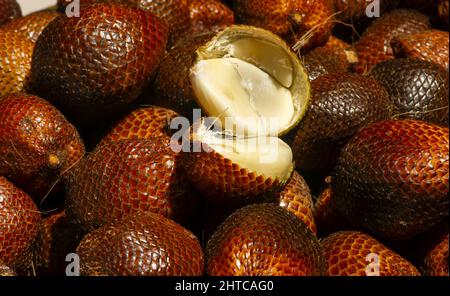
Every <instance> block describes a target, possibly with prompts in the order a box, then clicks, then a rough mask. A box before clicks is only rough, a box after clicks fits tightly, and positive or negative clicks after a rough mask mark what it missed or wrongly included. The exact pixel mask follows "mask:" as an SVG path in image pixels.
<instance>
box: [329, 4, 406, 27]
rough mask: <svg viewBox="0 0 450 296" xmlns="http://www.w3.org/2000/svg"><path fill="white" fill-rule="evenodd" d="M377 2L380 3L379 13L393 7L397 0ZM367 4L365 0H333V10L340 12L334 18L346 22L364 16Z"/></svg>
mask: <svg viewBox="0 0 450 296" xmlns="http://www.w3.org/2000/svg"><path fill="white" fill-rule="evenodd" d="M378 3H380V13H383V12H384V11H385V10H386V9H388V8H392V7H395V6H396V5H397V3H398V0H380V1H379V2H378ZM369 4H370V2H368V1H367V0H334V10H335V11H336V12H340V13H339V14H337V15H336V18H338V19H339V20H341V21H344V22H348V21H352V20H353V21H356V20H358V19H361V18H363V17H366V16H367V15H366V10H367V9H368V5H369ZM369 8H370V7H369Z"/></svg>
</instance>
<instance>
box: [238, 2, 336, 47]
mask: <svg viewBox="0 0 450 296" xmlns="http://www.w3.org/2000/svg"><path fill="white" fill-rule="evenodd" d="M233 5H234V11H235V14H236V19H237V20H238V21H239V22H241V23H244V24H249V25H252V26H256V27H261V28H264V29H267V30H269V31H272V32H274V33H275V34H277V35H280V36H281V37H283V38H285V39H286V40H287V41H288V42H289V43H290V44H292V45H294V44H296V43H297V42H298V41H300V43H299V44H296V46H295V47H296V48H298V49H301V50H302V51H304V52H306V51H308V50H310V49H312V48H314V47H316V46H321V45H324V44H325V43H326V42H327V41H328V38H329V37H330V35H331V30H332V29H333V16H332V14H333V6H332V3H331V1H328V0H316V1H309V0H269V1H267V0H233Z"/></svg>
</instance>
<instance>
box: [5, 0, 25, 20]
mask: <svg viewBox="0 0 450 296" xmlns="http://www.w3.org/2000/svg"><path fill="white" fill-rule="evenodd" d="M21 16H22V10H21V9H20V5H19V4H18V3H17V1H16V0H0V26H1V25H3V24H5V23H7V22H9V21H11V20H13V19H16V18H19V17H21Z"/></svg>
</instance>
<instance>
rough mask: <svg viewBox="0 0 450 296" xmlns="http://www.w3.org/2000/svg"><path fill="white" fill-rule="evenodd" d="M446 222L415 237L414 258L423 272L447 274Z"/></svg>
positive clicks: (431, 274) (447, 244)
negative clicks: (415, 249)
mask: <svg viewBox="0 0 450 296" xmlns="http://www.w3.org/2000/svg"><path fill="white" fill-rule="evenodd" d="M448 236H449V235H448V223H447V222H443V223H441V224H438V225H436V226H434V227H433V228H431V229H430V230H428V231H427V232H426V233H424V234H423V235H420V236H419V237H417V239H416V242H415V243H416V244H417V246H418V248H417V249H418V250H417V251H416V254H415V255H416V258H417V257H418V258H417V259H418V262H419V263H420V265H421V269H422V270H423V273H424V274H426V275H430V276H448V275H449V273H448V246H449V240H448Z"/></svg>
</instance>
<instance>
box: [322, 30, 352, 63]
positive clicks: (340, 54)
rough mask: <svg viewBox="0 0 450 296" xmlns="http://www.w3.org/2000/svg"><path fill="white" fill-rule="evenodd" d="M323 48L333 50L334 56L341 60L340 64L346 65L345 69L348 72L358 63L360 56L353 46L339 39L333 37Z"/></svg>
mask: <svg viewBox="0 0 450 296" xmlns="http://www.w3.org/2000/svg"><path fill="white" fill-rule="evenodd" d="M323 47H325V48H327V49H329V50H331V51H332V52H333V55H335V56H336V57H337V58H338V59H339V64H340V65H343V66H344V65H345V66H344V67H345V68H346V69H348V70H350V69H351V67H352V66H353V65H354V64H356V62H358V56H357V54H356V51H355V48H354V47H353V45H351V44H349V43H347V42H345V41H343V40H341V39H339V38H337V37H334V36H331V37H330V39H328V42H327V43H326V44H325V45H324V46H323Z"/></svg>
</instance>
